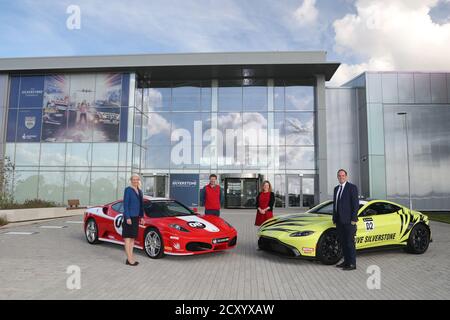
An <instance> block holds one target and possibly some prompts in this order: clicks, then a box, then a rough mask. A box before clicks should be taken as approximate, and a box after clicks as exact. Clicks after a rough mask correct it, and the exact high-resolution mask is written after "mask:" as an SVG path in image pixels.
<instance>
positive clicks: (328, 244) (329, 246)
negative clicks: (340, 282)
mask: <svg viewBox="0 0 450 320" xmlns="http://www.w3.org/2000/svg"><path fill="white" fill-rule="evenodd" d="M316 258H317V259H319V261H320V262H322V263H323V264H327V265H329V264H336V263H338V261H339V260H341V258H342V246H341V244H340V242H339V239H338V235H337V232H336V230H335V229H330V230H327V231H325V232H324V233H323V234H322V235H321V236H320V239H319V242H318V243H317V253H316Z"/></svg>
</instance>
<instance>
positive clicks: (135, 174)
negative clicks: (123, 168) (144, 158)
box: [130, 173, 142, 189]
mask: <svg viewBox="0 0 450 320" xmlns="http://www.w3.org/2000/svg"><path fill="white" fill-rule="evenodd" d="M134 177H138V178H139V185H138V188H139V189H141V186H142V183H141V176H140V175H138V174H137V173H134V174H132V175H131V177H130V186H133V184H132V181H133V178H134Z"/></svg>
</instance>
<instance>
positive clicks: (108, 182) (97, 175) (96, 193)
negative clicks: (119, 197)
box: [90, 172, 117, 205]
mask: <svg viewBox="0 0 450 320" xmlns="http://www.w3.org/2000/svg"><path fill="white" fill-rule="evenodd" d="M116 194H117V172H92V174H91V201H90V202H91V204H94V203H95V204H97V205H103V204H107V203H109V202H112V201H114V200H116Z"/></svg>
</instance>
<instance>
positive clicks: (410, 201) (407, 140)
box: [397, 112, 413, 210]
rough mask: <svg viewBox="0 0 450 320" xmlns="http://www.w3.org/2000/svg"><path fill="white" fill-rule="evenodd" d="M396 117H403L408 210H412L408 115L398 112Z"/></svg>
mask: <svg viewBox="0 0 450 320" xmlns="http://www.w3.org/2000/svg"><path fill="white" fill-rule="evenodd" d="M397 115H399V116H404V117H403V119H404V128H405V136H406V159H407V160H406V162H407V167H408V193H409V209H410V210H412V209H413V208H412V198H411V172H410V166H409V137H408V119H407V118H408V113H407V112H398V113H397Z"/></svg>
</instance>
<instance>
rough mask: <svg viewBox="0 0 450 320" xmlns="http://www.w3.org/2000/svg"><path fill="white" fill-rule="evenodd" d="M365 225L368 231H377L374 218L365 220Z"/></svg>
mask: <svg viewBox="0 0 450 320" xmlns="http://www.w3.org/2000/svg"><path fill="white" fill-rule="evenodd" d="M363 223H364V227H365V228H366V231H373V230H375V222H374V221H373V218H363Z"/></svg>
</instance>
